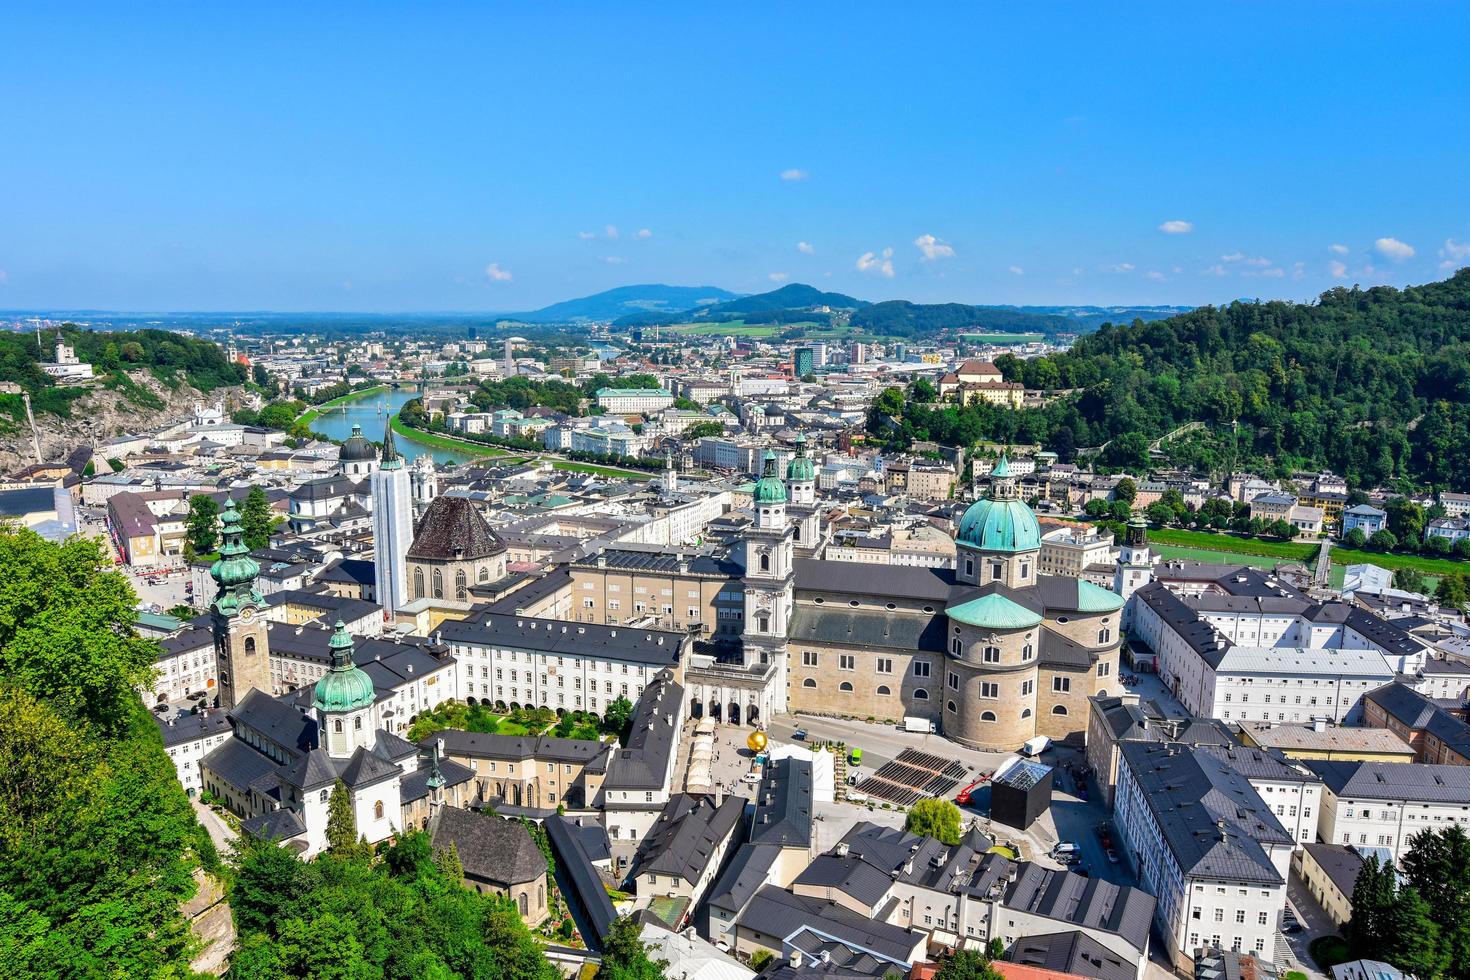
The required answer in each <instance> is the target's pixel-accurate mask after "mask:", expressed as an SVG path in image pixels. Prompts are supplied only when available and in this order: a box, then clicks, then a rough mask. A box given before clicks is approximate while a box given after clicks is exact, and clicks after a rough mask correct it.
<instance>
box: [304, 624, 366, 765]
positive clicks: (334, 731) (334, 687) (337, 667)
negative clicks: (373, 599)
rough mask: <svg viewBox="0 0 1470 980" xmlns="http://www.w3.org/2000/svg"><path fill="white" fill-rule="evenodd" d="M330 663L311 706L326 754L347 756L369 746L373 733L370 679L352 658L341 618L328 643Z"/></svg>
mask: <svg viewBox="0 0 1470 980" xmlns="http://www.w3.org/2000/svg"><path fill="white" fill-rule="evenodd" d="M327 649H328V651H329V653H330V657H331V666H330V667H328V668H327V672H326V673H325V674H323V675H322V677H321V679H320V680H318V681H317V682H316V689H315V691H314V692H313V693H314V695H315V696H314V697H313V698H312V702H311V703H312V707H314V708H316V713H317V723H318V724H319V725H320V726H321V731H322V741H323V742H324V743H325V747H326V750H327V755H329V756H331V757H332V758H333V759H347V758H350V757H351V755H352V753H354V752H356V751H357V750H358V749H371V748H372V747H373V744H374V742H375V741H376V736H375V734H374V732H375V729H374V726H373V717H372V715H373V701H374V699H375V698H376V697H377V691H376V690H375V689H374V687H373V680H372V678H371V677H369V676H368V675H367V674H366V673H365V672H364V671H363V670H362V668H360V667H358V666H357V665H356V664H354V663H353V662H352V652H353V645H352V636H351V634H349V633H348V632H347V627H346V626H344V625H343V623H342V620H340V619H339V620H337V628H336V629H335V630H334V631H333V632H332V639H331V640H330V641H329V642H328V644H327Z"/></svg>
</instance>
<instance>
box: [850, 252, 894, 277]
mask: <svg viewBox="0 0 1470 980" xmlns="http://www.w3.org/2000/svg"><path fill="white" fill-rule="evenodd" d="M857 271H859V272H871V273H873V274H874V275H877V276H882V277H883V278H884V279H892V278H893V249H891V248H885V249H884V250H883V253H882V254H881V255H878V254H875V253H873V252H864V253H863V254H862V255H859V256H858V260H857Z"/></svg>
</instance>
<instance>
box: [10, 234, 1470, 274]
mask: <svg viewBox="0 0 1470 980" xmlns="http://www.w3.org/2000/svg"><path fill="white" fill-rule="evenodd" d="M1439 257H1440V258H1442V259H1444V261H1443V262H1441V263H1440V264H1439V267H1440V268H1441V269H1445V270H1449V269H1454V268H1456V267H1458V266H1460V265H1462V264H1464V263H1466V262H1470V242H1457V241H1455V240H1454V239H1453V238H1446V239H1445V240H1444V248H1442V249H1440V250H1439ZM3 282H5V273H4V271H3V270H0V283H3Z"/></svg>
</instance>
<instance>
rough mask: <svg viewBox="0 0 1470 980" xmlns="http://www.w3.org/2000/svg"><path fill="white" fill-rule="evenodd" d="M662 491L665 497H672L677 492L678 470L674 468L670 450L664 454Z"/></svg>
mask: <svg viewBox="0 0 1470 980" xmlns="http://www.w3.org/2000/svg"><path fill="white" fill-rule="evenodd" d="M662 492H663V495H664V496H665V497H672V496H673V495H674V494H676V493H678V492H679V471H678V470H676V469H674V454H673V453H672V452H669V453H667V454H665V455H664V476H663V487H662Z"/></svg>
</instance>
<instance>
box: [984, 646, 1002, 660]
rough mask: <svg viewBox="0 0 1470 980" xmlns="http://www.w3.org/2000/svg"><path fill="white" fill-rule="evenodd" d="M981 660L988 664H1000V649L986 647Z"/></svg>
mask: <svg viewBox="0 0 1470 980" xmlns="http://www.w3.org/2000/svg"><path fill="white" fill-rule="evenodd" d="M980 659H982V660H984V661H985V662H986V663H988V664H998V663H1000V647H986V648H985V649H984V651H982V653H981V656H980Z"/></svg>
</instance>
